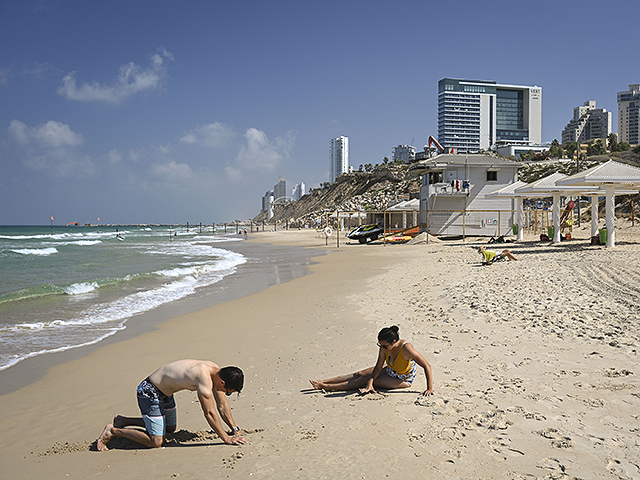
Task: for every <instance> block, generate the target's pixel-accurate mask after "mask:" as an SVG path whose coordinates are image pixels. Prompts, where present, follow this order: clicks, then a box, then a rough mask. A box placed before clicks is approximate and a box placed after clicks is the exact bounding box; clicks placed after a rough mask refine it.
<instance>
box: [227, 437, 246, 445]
mask: <svg viewBox="0 0 640 480" xmlns="http://www.w3.org/2000/svg"><path fill="white" fill-rule="evenodd" d="M225 443H226V444H227V445H244V444H245V443H247V439H246V438H244V437H229V441H228V442H225Z"/></svg>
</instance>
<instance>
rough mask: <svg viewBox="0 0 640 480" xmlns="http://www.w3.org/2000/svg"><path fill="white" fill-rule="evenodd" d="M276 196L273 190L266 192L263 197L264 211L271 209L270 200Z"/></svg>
mask: <svg viewBox="0 0 640 480" xmlns="http://www.w3.org/2000/svg"><path fill="white" fill-rule="evenodd" d="M273 198H275V197H274V196H273V190H267V192H266V193H265V194H264V197H262V211H263V212H266V211H267V210H268V209H269V202H271V200H272V199H273Z"/></svg>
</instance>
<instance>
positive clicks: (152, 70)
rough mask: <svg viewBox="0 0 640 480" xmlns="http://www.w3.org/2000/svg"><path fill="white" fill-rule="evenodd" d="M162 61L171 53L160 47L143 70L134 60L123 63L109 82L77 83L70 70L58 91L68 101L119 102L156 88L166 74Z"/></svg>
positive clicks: (74, 74) (73, 73) (168, 58)
mask: <svg viewBox="0 0 640 480" xmlns="http://www.w3.org/2000/svg"><path fill="white" fill-rule="evenodd" d="M165 60H173V55H171V53H169V52H167V51H166V50H165V49H164V48H160V49H159V50H158V53H155V54H153V55H152V56H151V61H150V65H149V66H148V67H147V68H146V69H143V68H142V67H140V66H139V65H136V64H135V63H133V62H129V63H127V64H126V65H122V66H121V67H120V73H119V74H118V77H117V78H116V80H115V81H114V83H113V84H111V85H108V84H102V83H99V82H96V81H94V82H92V83H83V84H82V85H80V86H78V85H77V83H76V72H70V73H68V74H67V75H65V77H64V78H63V79H62V86H61V87H60V88H59V89H58V94H59V95H62V96H63V97H65V98H67V99H68V100H79V101H85V102H94V101H95V102H105V103H116V104H118V103H121V102H122V101H123V100H125V99H127V98H128V97H130V96H132V95H135V94H136V93H140V92H144V91H153V90H157V89H159V88H160V86H161V85H162V82H163V81H164V79H165V78H166V77H167V69H166V66H165V65H164V63H165Z"/></svg>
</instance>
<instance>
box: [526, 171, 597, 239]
mask: <svg viewBox="0 0 640 480" xmlns="http://www.w3.org/2000/svg"><path fill="white" fill-rule="evenodd" d="M564 178H567V175H565V174H564V173H560V172H556V173H552V174H551V175H548V176H546V177H544V178H541V179H539V180H536V181H535V182H532V183H530V184H528V185H525V186H524V187H520V188H517V189H515V190H514V193H516V194H518V195H522V196H524V197H527V196H532V197H547V196H552V197H553V210H552V218H553V241H554V242H559V241H560V197H561V196H563V195H589V194H590V192H591V191H595V190H597V187H579V186H576V187H573V186H566V187H560V186H558V185H557V182H559V181H560V180H562V179H564ZM585 191H586V192H589V193H585Z"/></svg>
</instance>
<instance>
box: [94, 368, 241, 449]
mask: <svg viewBox="0 0 640 480" xmlns="http://www.w3.org/2000/svg"><path fill="white" fill-rule="evenodd" d="M243 384H244V374H243V373H242V370H240V369H239V368H238V367H224V368H220V367H219V366H218V365H216V364H215V363H213V362H210V361H208V360H191V359H188V360H177V361H175V362H172V363H168V364H167V365H164V366H162V367H160V368H159V369H158V370H156V371H155V372H153V373H152V374H151V375H149V377H147V378H146V379H145V380H143V381H142V382H141V383H140V385H138V389H137V396H138V406H139V408H140V413H141V414H142V417H124V416H122V415H116V416H115V417H114V419H113V423H110V424H107V426H106V427H105V428H104V430H103V431H102V434H101V435H100V437H99V438H98V440H97V443H96V446H97V448H98V450H108V448H107V443H109V441H110V440H111V439H112V438H114V437H125V438H128V439H129V440H133V441H134V442H137V443H140V444H142V445H145V446H147V447H155V448H158V447H161V446H162V444H163V443H164V440H165V434H166V433H172V432H174V431H175V429H176V425H177V417H176V413H175V411H176V403H175V400H174V398H173V394H174V393H176V392H179V391H180V390H191V391H197V393H198V401H199V403H200V406H201V407H202V413H203V414H204V417H205V419H206V421H207V423H208V424H209V426H210V427H211V428H212V429H213V431H215V432H216V433H217V434H218V436H219V437H220V439H221V440H222V441H223V442H224V443H227V444H232V445H238V444H243V443H246V440H245V438H244V437H241V436H237V435H236V434H237V433H238V432H239V430H240V429H239V428H238V426H237V425H236V424H235V422H234V420H233V417H232V416H231V408H230V407H229V404H228V402H227V399H226V398H225V395H231V393H233V392H240V391H241V390H242V386H243ZM222 421H224V423H226V424H227V425H228V426H229V428H231V432H230V435H229V434H228V433H227V432H225V430H224V428H223V425H222ZM126 427H143V428H144V430H139V429H130V428H126Z"/></svg>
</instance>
